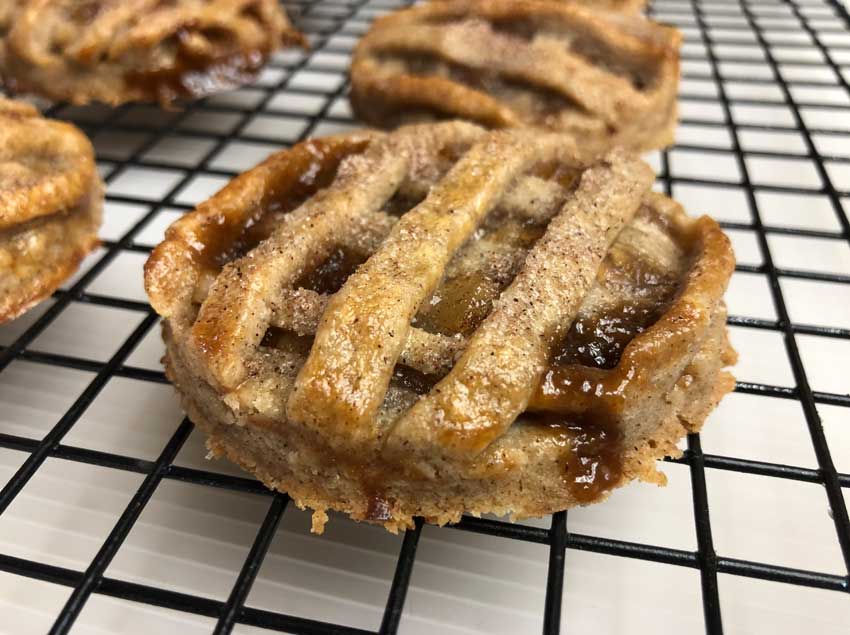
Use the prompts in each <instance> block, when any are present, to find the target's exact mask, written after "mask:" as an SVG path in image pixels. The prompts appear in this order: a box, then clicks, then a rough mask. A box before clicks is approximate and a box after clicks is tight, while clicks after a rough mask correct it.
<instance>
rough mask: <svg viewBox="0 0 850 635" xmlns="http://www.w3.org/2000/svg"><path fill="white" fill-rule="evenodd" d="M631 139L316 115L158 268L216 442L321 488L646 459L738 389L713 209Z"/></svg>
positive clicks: (309, 493)
mask: <svg viewBox="0 0 850 635" xmlns="http://www.w3.org/2000/svg"><path fill="white" fill-rule="evenodd" d="M652 182H653V174H652V171H651V170H650V168H649V167H648V166H647V165H646V164H644V163H643V162H641V161H639V160H637V159H634V158H632V157H630V156H628V155H625V154H623V153H621V152H616V153H614V154H611V155H609V156H608V157H606V158H605V159H604V160H602V161H598V162H596V163H591V164H587V163H586V162H584V161H582V160H580V159H579V158H578V156H577V152H576V149H575V146H574V145H573V144H572V143H571V142H570V140H569V139H568V138H565V137H563V136H561V135H555V134H546V133H539V132H536V131H529V130H524V129H520V130H505V131H495V132H487V131H485V130H484V129H482V128H479V127H478V126H475V125H472V124H468V123H464V122H443V123H438V124H420V125H415V126H408V127H403V128H400V129H398V130H397V131H395V132H393V133H389V134H383V133H372V132H364V133H354V134H351V135H347V136H340V137H330V138H325V139H316V140H311V141H306V142H304V143H301V144H298V145H296V146H295V147H293V148H292V149H291V150H287V151H284V152H281V153H278V154H276V155H274V156H272V157H271V158H269V159H268V160H267V161H265V162H264V163H262V164H261V165H260V166H258V167H256V168H254V169H253V170H251V171H249V172H247V173H245V174H243V175H241V176H240V177H238V178H237V179H235V180H234V181H233V182H232V183H230V184H229V185H228V186H227V187H225V188H224V189H223V190H222V191H220V192H219V193H218V194H216V195H215V196H214V197H213V198H212V199H210V200H209V201H207V202H205V203H203V204H202V205H201V206H200V207H198V209H197V210H195V211H194V212H192V213H190V214H188V215H186V216H184V217H183V218H181V219H180V220H178V221H177V222H176V223H175V224H174V225H172V226H171V228H170V229H169V230H168V232H167V234H166V239H165V241H164V242H163V243H161V244H160V245H159V246H158V247H157V248H156V249H155V250H154V252H153V254H152V256H151V258H150V260H149V261H148V263H147V265H146V268H145V284H146V288H147V291H148V294H149V295H150V298H151V302H152V304H153V306H154V308H155V309H156V310H157V312H158V313H159V314H160V315H162V316H163V317H164V322H163V333H164V338H165V341H166V348H167V354H166V360H165V361H166V369H167V373H168V376H169V378H170V379H171V380H172V381H173V382H174V383H175V385H176V386H177V388H178V391H179V392H180V394H181V395H182V398H183V403H184V405H185V407H186V409H187V410H188V412H189V414H190V415H191V417H192V419H193V421H194V422H195V423H196V424H197V425H198V426H200V428H201V429H202V430H204V431H205V432H206V433H207V434H208V436H209V443H208V445H209V447H210V449H211V450H212V452H213V453H215V454H216V455H224V456H227V457H228V458H230V459H231V460H233V461H235V462H237V463H238V464H240V465H241V466H243V467H244V468H245V469H247V470H249V471H251V472H253V473H254V474H256V475H257V476H258V477H259V478H260V479H261V480H262V481H263V482H264V483H265V484H266V485H268V486H269V487H271V488H275V489H279V490H281V491H285V492H288V493H289V494H290V496H292V498H293V499H294V500H295V501H296V503H298V505H300V506H306V507H311V508H312V509H314V510H315V514H314V529H316V530H317V531H321V528H322V526H323V523H324V521H325V519H326V514H325V510H327V509H335V510H340V511H343V512H346V513H348V514H349V515H350V516H351V517H353V518H355V519H359V520H367V521H372V522H377V523H381V524H383V525H384V526H385V527H387V528H388V529H390V530H393V531H394V530H397V529H399V528H402V527H409V526H410V525H411V523H412V521H413V518H414V517H415V516H423V517H425V518H426V519H427V520H429V521H431V522H436V523H445V522H455V521H457V520H458V519H459V518H460V516H461V514H463V513H472V514H480V513H485V512H494V513H498V514H503V513H510V514H513V515H514V516H517V517H525V516H537V515H541V514H545V513H548V512H552V511H554V510H560V509H565V508H568V507H572V506H574V505H578V504H586V503H591V502H594V501H597V500H600V499H602V498H605V496H606V495H607V494H608V493H609V492H610V491H611V490H612V489H613V488H615V487H618V486H620V485H623V484H625V483H626V482H628V481H630V480H632V479H635V478H639V479H643V480H648V481H653V482H661V481H663V476H662V475H661V474H660V473H659V472H657V471H656V468H655V460H656V459H657V458H659V457H662V456H664V455H669V454H677V453H678V450H677V448H676V443H677V441H679V440H680V439H681V437H682V436H683V435H684V434H685V433H686V432H688V431H693V430H698V429H699V428H700V426H701V425H702V423H703V420H704V419H705V417H706V415H707V413H708V412H709V411H710V410H711V409H712V408H713V407H714V406H715V404H716V403H717V401H718V400H719V399H720V397H721V396H722V395H723V394H724V393H726V392H727V391H729V390H730V388H731V387H732V384H733V382H732V379H731V376H730V375H729V374H728V373H726V372H724V371H722V368H723V367H724V366H725V365H727V364H728V363H731V362H732V361H733V360H734V352H733V351H732V349H731V348H730V347H729V343H728V341H727V334H726V327H725V315H726V311H725V307H724V304H723V301H722V294H723V291H724V289H725V287H726V284H727V282H728V279H729V276H730V275H731V273H732V269H733V265H734V258H733V255H732V251H731V248H730V245H729V241H728V239H727V238H726V236H725V235H724V234H723V233H722V232H721V230H720V229H719V227H718V225H717V224H716V223H715V222H714V221H712V220H711V219H709V218H707V217H703V218H700V219H691V218H689V217H687V216H686V215H685V214H684V212H683V211H682V209H681V207H680V206H679V205H677V204H676V203H675V202H674V201H672V200H670V199H669V198H666V197H664V196H662V195H660V194H654V193H652V192H651V191H650V189H649V188H650V185H651V184H652Z"/></svg>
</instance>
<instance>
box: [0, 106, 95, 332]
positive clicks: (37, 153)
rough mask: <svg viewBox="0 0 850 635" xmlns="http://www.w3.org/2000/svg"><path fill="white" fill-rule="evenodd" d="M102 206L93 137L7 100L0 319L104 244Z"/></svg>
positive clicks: (40, 295) (2, 133) (43, 293)
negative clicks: (100, 238) (99, 232)
mask: <svg viewBox="0 0 850 635" xmlns="http://www.w3.org/2000/svg"><path fill="white" fill-rule="evenodd" d="M102 208H103V184H102V183H101V180H100V177H99V176H98V174H97V169H96V168H95V163H94V151H93V149H92V146H91V143H89V141H88V139H86V137H85V136H84V135H83V134H82V133H81V132H80V131H79V130H77V129H76V128H75V127H73V126H71V125H69V124H66V123H60V122H56V121H48V120H46V119H43V118H42V117H41V115H39V113H38V111H37V110H36V109H35V108H33V107H31V106H29V105H27V104H24V103H21V102H15V101H11V100H8V99H3V98H2V97H0V323H3V322H6V321H8V320H11V319H13V318H15V317H17V316H18V315H20V314H21V313H23V312H24V311H26V310H27V309H28V308H29V307H31V306H32V305H34V304H36V303H37V302H39V301H40V300H43V299H44V298H46V297H47V296H49V295H50V294H51V293H52V292H53V291H55V290H56V288H57V287H58V286H59V285H60V284H61V283H62V282H63V281H64V280H65V279H66V278H67V277H68V276H70V275H71V274H72V273H74V271H76V269H77V267H78V265H79V264H80V261H81V260H82V259H83V257H84V256H85V255H86V254H87V253H88V252H90V251H91V250H92V249H94V248H95V247H96V246H97V244H98V240H97V230H98V228H99V227H100V221H101V213H102Z"/></svg>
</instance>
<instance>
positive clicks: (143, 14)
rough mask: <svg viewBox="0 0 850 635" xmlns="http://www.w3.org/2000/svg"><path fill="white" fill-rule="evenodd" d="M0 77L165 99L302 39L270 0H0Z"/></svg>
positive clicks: (59, 92)
mask: <svg viewBox="0 0 850 635" xmlns="http://www.w3.org/2000/svg"><path fill="white" fill-rule="evenodd" d="M0 38H2V39H3V40H5V41H4V42H0V73H2V77H3V80H4V81H5V83H6V85H7V86H8V87H9V88H10V89H12V90H15V91H18V92H32V93H37V94H40V95H44V96H46V97H49V98H51V99H56V100H64V101H70V102H73V103H77V104H85V103H89V102H92V101H101V102H106V103H109V104H121V103H124V102H128V101H158V102H160V103H161V104H163V105H167V104H170V103H171V102H172V101H174V100H175V99H179V98H184V97H188V98H194V97H201V96H204V95H208V94H210V93H213V92H216V91H219V90H224V89H228V88H233V87H236V86H239V85H241V84H244V83H245V82H247V81H250V80H251V79H253V78H254V77H255V76H256V73H257V72H258V71H259V69H260V68H261V67H262V65H263V64H264V63H265V61H266V59H267V57H268V56H269V54H270V53H271V52H272V51H274V50H275V49H277V48H278V47H280V46H281V45H283V44H302V45H303V44H305V40H304V38H303V36H302V35H301V34H300V33H298V32H297V31H295V30H294V29H293V28H292V26H291V25H290V24H289V21H288V20H287V18H286V15H285V14H284V13H283V11H282V10H281V8H280V5H279V4H278V2H277V1H276V0H171V1H169V2H163V1H162V0H0Z"/></svg>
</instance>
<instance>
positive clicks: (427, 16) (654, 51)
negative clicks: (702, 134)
mask: <svg viewBox="0 0 850 635" xmlns="http://www.w3.org/2000/svg"><path fill="white" fill-rule="evenodd" d="M680 43H681V34H680V33H679V32H678V31H677V30H675V29H673V28H669V27H665V26H662V25H660V24H657V23H655V22H652V21H651V20H648V19H647V18H645V17H644V16H642V15H640V14H638V13H633V12H631V13H629V12H626V13H622V12H612V11H602V10H597V9H594V8H592V7H589V6H586V5H584V4H582V3H574V2H558V1H556V0H451V1H435V2H427V3H424V4H420V5H417V6H415V7H412V8H409V9H404V10H401V11H396V12H394V13H391V14H389V15H387V16H384V17H382V18H379V19H378V20H376V21H375V23H374V24H373V25H372V28H371V29H370V30H369V31H368V32H367V33H366V35H365V36H363V38H362V39H361V40H360V42H359V43H358V45H357V47H356V49H355V51H354V56H353V59H352V65H351V96H350V99H351V106H352V108H353V110H354V112H355V114H356V115H357V116H358V117H359V118H360V119H362V120H364V121H365V122H367V123H368V124H370V125H372V126H375V127H378V128H387V129H389V128H392V127H394V126H396V125H399V124H400V123H411V122H417V121H432V120H435V119H436V120H439V119H452V118H462V119H467V120H470V121H474V122H476V123H478V124H481V125H485V126H489V127H493V128H505V127H517V126H531V127H536V128H542V129H545V130H548V131H556V132H563V133H566V134H569V135H570V136H572V137H573V138H574V139H575V141H576V142H577V143H578V144H580V146H581V147H582V148H583V149H585V150H588V151H596V152H605V151H607V150H610V149H611V148H614V147H618V146H622V147H626V148H630V149H633V150H639V151H643V150H649V149H653V148H661V147H664V146H667V145H669V144H670V143H672V141H673V131H674V128H675V125H676V94H677V87H678V81H679V46H680Z"/></svg>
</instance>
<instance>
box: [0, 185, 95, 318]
mask: <svg viewBox="0 0 850 635" xmlns="http://www.w3.org/2000/svg"><path fill="white" fill-rule="evenodd" d="M102 214H103V196H102V193H101V186H100V184H99V183H97V182H95V183H93V184H92V186H91V188H90V189H89V192H88V194H87V195H86V196H85V197H83V200H82V201H81V202H80V203H79V204H78V205H77V206H76V207H74V208H72V209H70V210H68V211H64V212H58V213H56V214H52V215H50V216H45V217H41V218H37V219H35V220H32V221H29V222H27V223H24V224H23V225H20V226H15V227H11V228H8V229H6V230H3V231H0V323H3V322H6V321H8V320H12V319H14V318H16V317H18V316H19V315H21V314H22V313H24V312H25V311H27V310H28V309H29V308H30V307H32V306H33V305H35V304H37V303H38V302H40V301H41V300H43V299H45V298H47V297H48V296H49V295H50V294H51V293H53V292H54V291H55V290H56V289H57V288H58V287H59V285H61V284H62V282H64V281H65V280H66V279H67V278H68V277H69V276H71V275H72V274H73V273H74V272H75V271H76V270H77V267H79V265H80V262H81V261H82V259H83V258H84V257H85V256H86V255H87V254H88V253H89V252H90V251H92V250H93V249H94V248H95V247H97V246H98V244H99V241H98V238H97V232H98V229H99V228H100V223H101V218H102Z"/></svg>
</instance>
